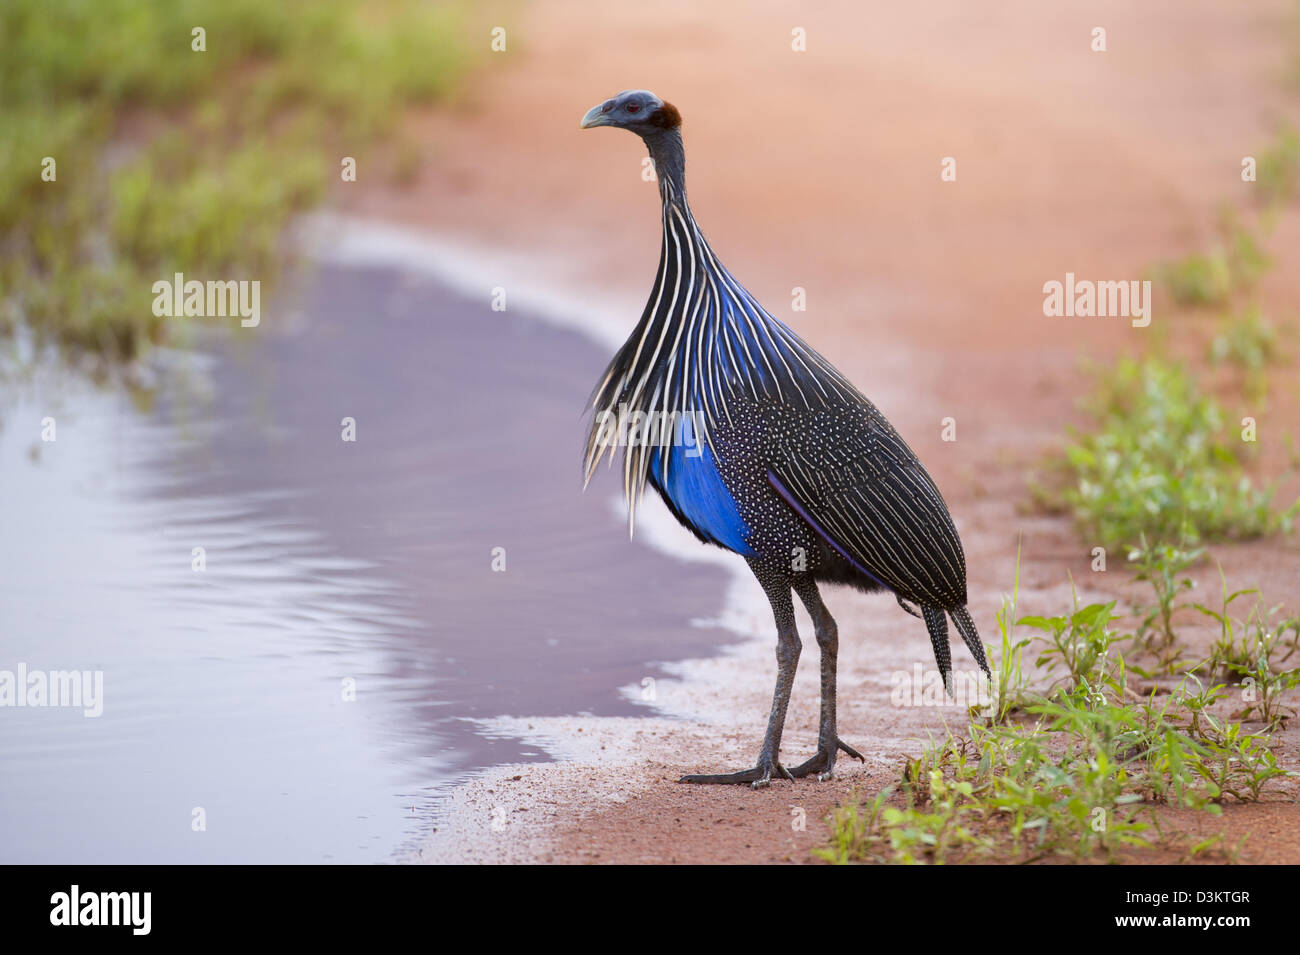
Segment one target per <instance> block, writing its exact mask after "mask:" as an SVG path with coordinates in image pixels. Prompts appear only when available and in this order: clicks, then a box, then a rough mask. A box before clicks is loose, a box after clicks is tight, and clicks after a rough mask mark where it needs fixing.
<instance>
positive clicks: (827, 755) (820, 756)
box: [790, 736, 866, 782]
mask: <svg viewBox="0 0 1300 955" xmlns="http://www.w3.org/2000/svg"><path fill="white" fill-rule="evenodd" d="M838 750H844V752H845V753H847V754H848V755H849V756H852V757H853V758H854V759H856V760H858V761H859V762H863V763H865V762H866V760H865V759H863V758H862V754H861V753H859V752H858V751H857V750H856V749H854V748H853V747H852V746H850V745H848V744H847V743H846V742H844V740H842V739H840V738H839V737H838V736H837V737H835V745H834V746H833V747H831V746H822V745H818V747H817V752H816V753H815V754H814V755H813V757H812V759H810V760H808V761H807V762H806V763H800V764H799V765H798V766H796V767H794V768H793V769H791V770H790V775H791V776H793V777H794V778H795V779H803V778H804V777H805V776H811V775H812V774H813V773H816V774H817V778H818V779H819V780H820V781H821V782H826V780H828V779H830V778H831V777H832V776H833V775H834V773H835V754H836V752H837V751H838Z"/></svg>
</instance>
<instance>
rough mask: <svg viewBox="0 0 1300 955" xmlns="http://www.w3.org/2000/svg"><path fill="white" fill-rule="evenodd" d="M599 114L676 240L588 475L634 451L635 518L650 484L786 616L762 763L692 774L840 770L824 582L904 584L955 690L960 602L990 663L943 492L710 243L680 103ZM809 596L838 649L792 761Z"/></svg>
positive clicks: (603, 107) (615, 382)
mask: <svg viewBox="0 0 1300 955" xmlns="http://www.w3.org/2000/svg"><path fill="white" fill-rule="evenodd" d="M595 126H614V127H618V128H621V129H627V130H631V131H632V132H634V133H636V134H637V135H638V136H640V137H641V138H642V139H643V140H645V143H646V146H647V147H648V148H649V151H650V157H651V158H652V159H653V161H654V168H655V173H656V176H657V178H658V181H659V194H660V198H661V200H662V205H663V242H662V246H661V250H660V255H659V272H658V275H657V277H656V278H655V283H654V287H653V288H652V289H651V290H650V298H649V301H648V302H647V303H646V307H645V311H644V312H643V313H642V315H641V320H640V321H639V322H638V323H637V325H636V328H635V329H633V331H632V334H631V336H630V337H629V338H628V340H627V342H626V343H625V344H624V345H623V347H622V348H621V349H619V351H618V354H617V355H615V356H614V359H613V361H611V362H610V364H609V367H608V368H607V369H606V371H605V375H604V377H603V378H602V379H601V381H600V383H599V384H597V386H596V389H595V391H594V393H593V396H592V409H593V411H594V417H593V420H592V424H591V431H590V434H589V436H588V439H587V450H586V479H587V480H588V481H590V480H591V476H592V473H593V472H594V471H595V469H596V466H597V465H598V463H599V462H600V460H601V459H602V457H604V456H605V455H606V453H608V455H609V458H610V460H611V462H612V461H613V458H614V456H615V450H616V448H617V447H619V446H620V445H624V447H625V450H624V454H623V484H624V492H625V494H626V496H627V499H628V521H629V530H631V527H632V525H633V523H634V521H635V517H636V507H637V501H638V499H639V497H640V495H641V493H642V491H643V490H644V487H645V484H646V482H647V481H648V482H649V483H650V484H651V486H653V487H654V488H655V490H657V491H658V492H659V494H660V495H661V496H662V497H663V499H664V501H665V503H666V504H667V505H668V509H669V510H670V511H671V512H672V513H673V515H674V516H675V517H676V518H677V520H679V521H680V522H681V523H682V524H684V525H685V526H686V527H688V528H689V529H690V530H691V531H692V532H694V534H695V536H697V537H698V538H699V539H700V540H702V541H704V542H706V543H709V544H716V545H718V546H720V547H724V548H727V549H728V550H732V551H734V552H736V553H737V554H740V555H741V556H742V557H744V558H745V560H746V561H747V562H748V563H749V566H750V568H751V569H752V570H753V572H754V575H755V576H756V577H757V578H758V582H759V583H760V584H761V585H762V588H763V590H764V591H765V593H766V594H767V599H768V600H769V601H770V602H771V605H772V613H773V615H774V616H775V618H776V629H777V647H776V659H777V677H776V692H775V694H774V695H773V698H772V710H771V716H770V718H769V720H768V724H767V733H766V735H765V736H764V737H763V745H762V749H761V750H760V751H759V755H758V763H757V765H755V766H754V768H753V769H748V770H745V771H743V772H738V773H727V774H721V775H693V776H685V777H683V779H682V781H683V782H694V783H752V784H753V785H754V786H755V787H756V788H757V787H759V786H764V785H767V783H768V782H769V781H770V780H771V778H772V776H773V775H776V776H784V777H786V778H796V777H803V776H807V775H810V774H813V773H816V774H818V776H819V777H820V778H822V779H826V778H829V777H830V775H831V773H832V771H833V769H834V767H835V757H836V754H837V752H838V751H839V750H843V751H844V752H845V753H848V754H849V755H850V756H853V757H856V758H858V759H861V758H862V757H861V756H860V754H858V753H857V752H856V751H854V750H853V749H851V748H850V747H849V746H847V745H846V744H845V743H844V742H843V741H842V740H840V738H839V736H838V735H837V730H836V725H835V681H836V673H835V661H836V653H837V650H838V637H837V630H836V625H835V621H834V620H833V619H832V618H831V615H830V614H829V613H828V612H827V610H826V606H825V605H824V604H823V603H822V599H821V595H820V594H819V592H818V589H817V584H818V583H819V582H825V583H840V584H848V585H850V586H854V587H857V588H859V589H861V590H865V591H875V590H888V591H892V592H893V594H894V595H895V596H896V598H897V599H898V602H899V604H900V606H902V607H903V609H905V610H907V611H908V612H909V613H912V614H913V615H915V616H920V617H923V618H924V620H925V623H926V627H927V628H928V630H929V632H930V639H931V642H932V644H933V647H934V653H935V659H936V660H937V661H938V664H939V669H940V671H941V672H942V674H943V680H944V683H945V685H946V686H950V680H951V677H950V671H951V668H952V665H951V661H950V658H949V652H948V624H947V617H946V615H948V614H951V616H952V619H953V622H954V623H955V624H956V626H957V630H958V632H959V633H960V634H961V636H962V639H963V640H964V641H965V643H966V646H967V647H969V648H970V651H971V653H972V654H973V655H974V657H975V660H976V661H977V662H978V663H979V666H980V668H981V669H982V670H983V671H984V673H985V674H986V675H987V674H988V672H989V668H988V663H987V661H986V660H985V658H984V650H983V647H982V645H981V643H980V639H979V635H978V633H977V632H976V630H975V625H974V623H973V622H972V621H971V618H970V614H969V613H968V612H967V610H966V559H965V555H964V554H963V552H962V546H961V540H960V539H959V538H958V536H957V531H956V529H955V528H954V527H953V523H952V518H951V517H950V516H949V514H948V508H947V506H946V505H945V504H944V501H943V497H942V496H941V495H940V493H939V489H938V487H937V486H936V485H935V483H934V481H933V480H932V479H931V477H930V475H929V474H928V473H926V470H925V468H924V467H922V465H921V462H920V461H918V460H917V458H916V455H915V454H913V453H912V450H911V448H909V447H908V446H907V444H906V443H905V442H904V441H903V439H902V438H901V437H900V436H899V434H898V432H897V431H895V430H894V428H893V426H892V425H890V423H889V422H888V421H886V420H885V416H884V415H882V414H881V413H880V412H879V411H878V410H876V407H875V406H874V405H873V404H872V403H871V402H870V401H868V400H867V399H866V398H865V397H864V396H863V395H862V394H861V393H860V392H859V391H858V390H857V389H856V388H854V387H853V385H852V384H850V383H849V381H848V380H847V379H846V378H845V377H844V376H843V375H842V374H840V372H838V371H837V370H836V369H835V368H834V366H832V365H831V363H830V362H828V361H827V360H826V359H825V358H823V357H822V356H821V355H819V354H817V352H815V351H814V350H813V349H812V348H810V347H809V346H808V345H806V344H805V343H804V342H803V341H802V340H801V339H800V338H799V337H798V336H797V335H795V333H794V332H792V331H791V330H790V329H789V328H787V327H786V326H785V325H784V324H783V323H782V322H780V321H778V320H777V319H775V318H773V317H772V316H771V315H770V314H768V312H767V311H766V310H764V308H763V306H761V305H760V304H759V303H758V302H757V301H755V299H754V298H753V296H751V295H750V294H749V293H748V292H747V291H745V289H744V288H743V287H742V286H741V284H740V283H739V282H737V281H736V280H735V278H733V277H732V275H731V273H730V272H728V271H727V269H726V268H724V267H723V265H722V263H721V262H720V261H719V260H718V257H717V255H715V254H714V252H713V250H712V249H711V248H710V247H709V244H708V242H706V241H705V239H704V234H703V233H702V232H701V231H700V228H699V226H698V225H696V223H695V218H694V217H693V216H692V215H691V209H690V206H689V205H688V204H687V202H686V186H685V166H686V158H685V153H684V151H683V147H682V135H681V116H680V115H679V114H678V112H677V109H676V108H675V107H674V106H673V105H672V104H670V103H666V102H664V101H663V100H662V99H660V98H659V97H658V96H655V95H654V94H653V93H649V92H647V91H645V90H629V91H627V92H623V93H620V94H618V95H617V96H615V97H614V98H613V99H609V100H606V101H605V102H604V103H601V104H600V105H599V106H597V107H595V108H594V109H592V110H591V111H590V112H588V113H587V115H586V116H584V117H583V119H582V128H584V129H590V128H592V127H595ZM629 421H631V422H632V425H633V427H632V431H631V433H628V432H627V430H626V426H627V422H629ZM792 591H793V593H795V594H798V595H799V599H800V600H801V601H803V604H804V606H805V607H806V608H807V609H808V613H809V615H810V616H811V618H812V620H813V624H814V626H815V628H816V633H817V644H818V646H819V647H820V648H821V720H820V724H819V732H818V741H817V752H816V754H815V755H814V756H813V757H812V758H811V759H809V760H808V761H807V762H805V763H803V764H801V765H799V766H796V767H793V768H791V769H785V768H784V767H782V765H781V763H780V760H779V756H780V749H781V732H782V729H783V727H784V725H785V714H786V707H787V705H788V704H789V701H790V688H791V684H792V683H793V680H794V673H795V668H796V666H797V665H798V662H799V652H800V642H799V635H798V633H797V631H796V628H795V617H794V606H793V601H792V598H791V592H792ZM909 604H914V605H916V606H919V607H920V611H919V612H918V611H916V610H915V609H913V608H912V607H910V606H909Z"/></svg>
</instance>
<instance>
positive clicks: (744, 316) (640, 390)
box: [585, 129, 861, 533]
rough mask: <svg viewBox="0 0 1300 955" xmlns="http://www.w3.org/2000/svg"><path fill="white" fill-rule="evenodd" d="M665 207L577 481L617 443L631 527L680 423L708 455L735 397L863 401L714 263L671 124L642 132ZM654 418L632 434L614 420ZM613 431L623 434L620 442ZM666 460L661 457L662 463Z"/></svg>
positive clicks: (596, 400)
mask: <svg viewBox="0 0 1300 955" xmlns="http://www.w3.org/2000/svg"><path fill="white" fill-rule="evenodd" d="M645 139H646V144H647V146H648V147H649V149H650V157H651V159H653V160H654V164H655V174H656V177H657V179H658V181H659V196H660V199H661V204H662V223H663V241H662V243H661V246H660V252H659V270H658V272H657V274H656V276H655V283H654V286H653V287H652V288H651V290H650V296H649V299H648V300H647V301H646V306H645V310H644V311H643V312H642V313H641V319H640V321H639V322H637V325H636V327H635V328H634V329H633V331H632V334H631V335H630V336H629V338H628V340H627V341H626V342H625V343H624V344H623V347H622V348H620V349H619V351H618V353H617V354H616V355H615V356H614V359H613V360H612V361H611V362H610V363H609V367H608V368H606V370H605V374H604V377H603V378H602V379H601V381H600V383H599V384H598V385H597V386H596V388H595V390H594V391H593V393H592V399H591V408H592V411H593V419H592V425H591V431H590V433H589V434H588V438H587V451H586V461H585V479H586V481H588V482H589V481H590V480H591V477H592V474H593V473H594V472H595V470H596V465H597V464H598V463H599V462H600V460H601V458H602V457H603V456H605V455H606V454H608V457H609V461H610V463H611V464H612V463H613V460H614V455H615V449H616V448H617V447H618V446H619V445H620V443H622V444H624V454H623V491H624V495H625V497H626V499H627V504H628V531H629V533H631V531H632V529H633V527H634V526H635V518H636V506H637V502H638V500H639V499H640V496H641V494H642V492H643V491H644V488H645V481H646V474H647V471H648V468H649V464H650V459H651V456H652V455H653V454H655V453H657V452H659V451H662V450H666V449H667V446H669V445H671V444H672V443H673V442H674V440H675V439H677V438H680V436H681V432H680V430H679V428H680V425H678V424H677V423H678V422H681V421H688V422H689V424H690V426H691V429H692V436H693V438H694V439H695V440H697V441H703V442H705V443H706V444H707V445H708V446H709V449H710V452H711V453H712V451H713V442H712V437H711V434H712V430H713V429H714V428H715V427H717V425H718V424H719V423H720V422H723V423H731V422H732V410H733V408H734V407H735V406H736V405H737V403H738V402H746V403H752V402H758V401H761V400H763V399H771V400H776V401H781V402H786V403H790V404H795V405H803V406H805V407H807V408H809V409H813V408H816V407H818V406H826V405H831V404H841V403H843V402H844V401H852V400H861V399H860V396H859V395H858V392H857V390H856V389H855V388H854V387H853V386H852V385H851V384H850V383H849V382H848V381H847V380H846V379H845V378H844V377H843V376H842V375H841V374H840V373H839V372H838V371H836V370H835V368H834V367H833V366H832V365H831V364H830V363H829V362H828V361H826V360H825V359H824V358H822V357H821V356H820V355H818V354H817V353H816V352H815V351H813V349H812V348H810V347H809V346H808V345H806V344H805V343H804V342H803V341H802V340H801V339H800V338H799V337H798V336H797V335H795V333H794V332H792V331H791V330H790V329H789V328H787V327H786V326H785V325H784V324H783V323H782V322H780V321H778V320H777V319H776V318H774V317H772V315H771V314H769V313H768V312H767V310H766V309H764V308H763V306H762V305H760V304H759V303H758V301H757V300H756V299H755V298H754V297H753V296H752V295H750V294H749V292H748V291H746V290H745V288H744V287H743V286H742V285H741V284H740V283H739V282H738V281H736V279H735V278H734V277H733V276H732V275H731V273H730V272H728V271H727V269H726V268H725V267H724V266H723V264H722V263H721V261H719V259H718V257H717V255H716V254H715V253H714V252H713V249H712V248H710V246H709V243H708V242H707V241H706V240H705V238H704V233H703V232H701V231H700V227H699V226H698V225H697V224H696V222H695V217H694V216H693V215H692V214H691V209H690V206H689V205H688V204H687V202H686V177H685V170H686V157H685V152H684V150H683V147H682V138H681V132H680V130H679V129H667V130H657V131H655V133H653V134H651V135H648V136H645ZM638 416H640V417H639V420H641V421H642V422H648V423H649V424H650V429H649V433H648V434H647V433H646V432H645V431H644V430H643V432H642V433H641V434H639V435H638V434H635V433H632V434H628V433H625V430H624V429H623V428H622V427H621V426H620V425H616V424H615V423H622V422H625V421H627V420H628V418H629V417H631V418H634V419H637V418H638ZM620 437H621V438H625V439H627V440H626V441H621V440H620ZM664 467H665V469H666V467H667V461H665V462H664Z"/></svg>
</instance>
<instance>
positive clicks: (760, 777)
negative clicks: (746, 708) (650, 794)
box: [677, 757, 794, 789]
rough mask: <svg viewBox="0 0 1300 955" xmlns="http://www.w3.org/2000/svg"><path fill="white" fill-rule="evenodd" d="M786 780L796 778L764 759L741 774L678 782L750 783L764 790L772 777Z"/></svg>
mask: <svg viewBox="0 0 1300 955" xmlns="http://www.w3.org/2000/svg"><path fill="white" fill-rule="evenodd" d="M773 776H776V777H778V778H785V779H790V780H793V779H794V777H793V776H791V775H790V773H789V772H787V771H786V768H785V767H784V766H782V765H781V764H780V763H778V762H777V761H776V760H774V759H768V758H766V757H763V758H761V759H759V761H758V765H757V766H755V767H754V768H753V769H746V770H743V771H741V772H739V773H718V774H716V775H709V774H702V775H693V776H683V777H682V778H681V779H679V780H677V781H678V782H679V783H711V784H718V785H724V786H725V785H736V784H738V783H749V784H750V785H751V786H753V787H754V788H755V789H762V788H763V787H765V786H767V785H769V784H770V783H771V782H772V777H773Z"/></svg>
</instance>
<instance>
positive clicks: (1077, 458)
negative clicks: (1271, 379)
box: [1046, 358, 1298, 548]
mask: <svg viewBox="0 0 1300 955" xmlns="http://www.w3.org/2000/svg"><path fill="white" fill-rule="evenodd" d="M1088 407H1089V409H1090V411H1091V413H1092V416H1093V417H1094V419H1095V429H1094V430H1090V431H1087V432H1074V433H1073V434H1072V436H1071V440H1070V442H1069V443H1068V445H1067V446H1066V448H1065V452H1064V456H1063V459H1061V460H1060V461H1058V462H1057V465H1058V470H1059V471H1060V472H1061V474H1062V477H1063V480H1062V482H1061V484H1062V486H1061V487H1060V488H1059V489H1058V490H1056V491H1049V492H1046V497H1047V500H1048V502H1049V503H1053V504H1056V505H1059V506H1062V507H1064V508H1065V509H1066V510H1068V511H1069V512H1070V513H1071V514H1072V515H1073V517H1074V519H1075V521H1076V523H1077V524H1078V526H1079V528H1080V531H1081V532H1082V533H1083V535H1084V537H1085V538H1086V539H1087V540H1089V541H1092V542H1095V543H1097V544H1100V545H1102V546H1104V547H1107V548H1126V547H1130V546H1132V545H1135V544H1136V543H1137V542H1138V541H1140V540H1142V539H1143V538H1145V539H1147V540H1150V541H1152V542H1153V543H1167V542H1181V541H1186V542H1191V543H1195V542H1197V541H1213V540H1223V539H1247V538H1253V537H1260V536H1263V535H1266V534H1271V533H1275V532H1278V531H1283V530H1288V529H1290V527H1291V523H1292V518H1293V516H1294V514H1295V512H1296V510H1297V506H1298V505H1297V504H1292V505H1291V506H1289V507H1286V508H1284V509H1280V510H1279V509H1278V508H1277V507H1275V506H1274V502H1273V498H1274V496H1275V490H1274V489H1273V488H1272V487H1257V486H1256V485H1255V483H1254V482H1253V481H1252V480H1251V478H1250V477H1249V476H1248V475H1247V473H1246V471H1245V467H1244V464H1245V459H1246V457H1247V451H1246V449H1247V448H1248V447H1249V446H1248V444H1247V443H1246V442H1243V441H1242V440H1241V438H1240V431H1239V428H1238V426H1237V424H1236V423H1235V422H1231V421H1229V420H1227V418H1226V416H1225V414H1224V412H1223V410H1222V409H1221V408H1220V407H1219V405H1218V403H1217V402H1216V401H1214V400H1213V399H1212V398H1211V397H1210V396H1208V395H1206V394H1204V393H1203V392H1202V391H1201V389H1200V387H1199V386H1198V384H1197V382H1196V380H1195V379H1194V378H1193V376H1192V375H1191V373H1190V372H1189V371H1188V370H1187V369H1186V368H1185V367H1184V366H1182V365H1180V364H1177V363H1175V362H1172V361H1169V360H1167V359H1163V358H1147V359H1145V360H1143V361H1135V360H1132V359H1122V360H1121V361H1120V362H1119V363H1118V364H1117V365H1116V366H1115V367H1114V369H1113V370H1111V371H1109V372H1108V373H1107V374H1105V375H1103V376H1102V378H1101V380H1100V381H1099V383H1098V386H1097V391H1096V393H1095V394H1094V396H1093V397H1092V400H1091V402H1090V403H1089V406H1088Z"/></svg>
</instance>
